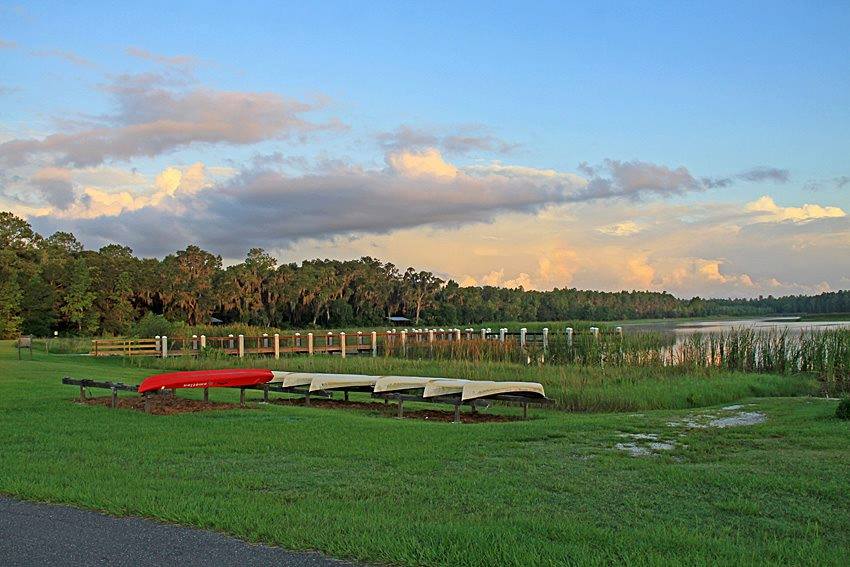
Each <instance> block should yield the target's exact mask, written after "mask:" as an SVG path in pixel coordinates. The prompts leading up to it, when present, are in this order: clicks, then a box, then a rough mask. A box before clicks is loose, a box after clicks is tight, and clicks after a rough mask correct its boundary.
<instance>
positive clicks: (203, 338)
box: [201, 335, 207, 350]
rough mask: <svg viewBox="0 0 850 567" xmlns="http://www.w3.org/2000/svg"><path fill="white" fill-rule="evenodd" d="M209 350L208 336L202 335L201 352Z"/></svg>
mask: <svg viewBox="0 0 850 567" xmlns="http://www.w3.org/2000/svg"><path fill="white" fill-rule="evenodd" d="M205 348H207V336H206V335H201V350H204V349H205Z"/></svg>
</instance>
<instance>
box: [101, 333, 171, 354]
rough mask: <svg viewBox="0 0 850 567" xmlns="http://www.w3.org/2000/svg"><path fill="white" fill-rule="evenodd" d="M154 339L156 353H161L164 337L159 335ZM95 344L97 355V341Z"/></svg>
mask: <svg viewBox="0 0 850 567" xmlns="http://www.w3.org/2000/svg"><path fill="white" fill-rule="evenodd" d="M154 339H155V340H156V352H157V353H159V351H160V349H161V348H162V337H161V336H159V335H157V336H155V337H154ZM94 344H95V353H97V341H94Z"/></svg>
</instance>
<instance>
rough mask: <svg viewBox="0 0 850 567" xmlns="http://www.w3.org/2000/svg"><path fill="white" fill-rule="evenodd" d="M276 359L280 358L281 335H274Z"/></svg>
mask: <svg viewBox="0 0 850 567" xmlns="http://www.w3.org/2000/svg"><path fill="white" fill-rule="evenodd" d="M274 357H275V358H280V333H275V334H274Z"/></svg>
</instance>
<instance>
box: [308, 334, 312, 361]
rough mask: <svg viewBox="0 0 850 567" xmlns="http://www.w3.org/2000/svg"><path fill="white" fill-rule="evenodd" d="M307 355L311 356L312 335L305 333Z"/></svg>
mask: <svg viewBox="0 0 850 567" xmlns="http://www.w3.org/2000/svg"><path fill="white" fill-rule="evenodd" d="M307 354H309V355H310V356H312V355H313V333H307Z"/></svg>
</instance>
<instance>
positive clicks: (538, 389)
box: [461, 380, 546, 401]
mask: <svg viewBox="0 0 850 567" xmlns="http://www.w3.org/2000/svg"><path fill="white" fill-rule="evenodd" d="M496 396H518V397H523V398H531V399H537V398H539V399H546V393H545V392H544V391H543V385H542V384H538V383H537V382H490V381H485V380H472V381H470V382H469V383H468V384H465V385H464V386H463V391H462V393H461V400H462V401H467V400H478V399H481V398H491V397H496Z"/></svg>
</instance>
